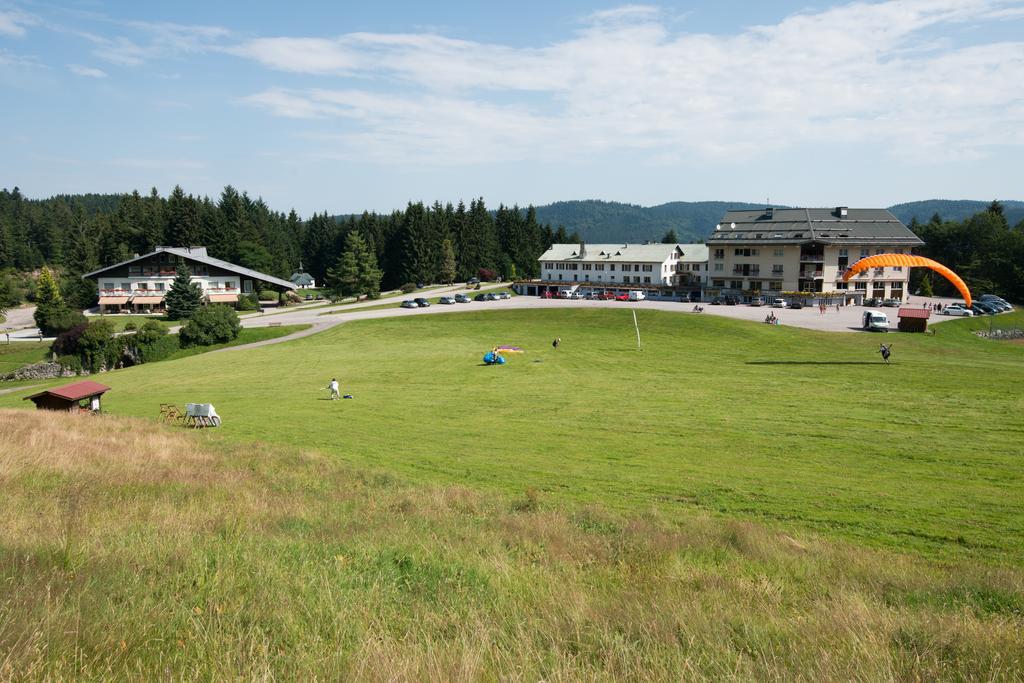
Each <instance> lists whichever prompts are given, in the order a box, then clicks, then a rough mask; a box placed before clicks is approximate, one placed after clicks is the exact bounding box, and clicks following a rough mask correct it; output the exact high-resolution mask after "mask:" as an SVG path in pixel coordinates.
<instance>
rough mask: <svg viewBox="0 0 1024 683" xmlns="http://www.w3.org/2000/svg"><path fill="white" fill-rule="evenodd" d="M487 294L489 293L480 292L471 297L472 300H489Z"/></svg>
mask: <svg viewBox="0 0 1024 683" xmlns="http://www.w3.org/2000/svg"><path fill="white" fill-rule="evenodd" d="M488 296H490V295H489V294H484V293H482V292H481V293H480V294H477V295H476V296H474V297H473V301H490V299H488V298H487V297H488Z"/></svg>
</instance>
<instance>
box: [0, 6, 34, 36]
mask: <svg viewBox="0 0 1024 683" xmlns="http://www.w3.org/2000/svg"><path fill="white" fill-rule="evenodd" d="M38 23H39V19H38V17H36V16H35V15H32V14H26V13H25V12H22V11H20V10H0V36H12V37H14V38H20V37H22V36H24V35H25V33H26V27H28V26H35V25H37V24H38Z"/></svg>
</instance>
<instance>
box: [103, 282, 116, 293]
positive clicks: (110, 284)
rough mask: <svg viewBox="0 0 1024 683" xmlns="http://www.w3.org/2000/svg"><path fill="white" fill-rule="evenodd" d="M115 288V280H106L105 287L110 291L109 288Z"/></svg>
mask: <svg viewBox="0 0 1024 683" xmlns="http://www.w3.org/2000/svg"><path fill="white" fill-rule="evenodd" d="M113 288H114V283H113V282H104V283H103V289H105V290H107V291H109V290H111V289H113Z"/></svg>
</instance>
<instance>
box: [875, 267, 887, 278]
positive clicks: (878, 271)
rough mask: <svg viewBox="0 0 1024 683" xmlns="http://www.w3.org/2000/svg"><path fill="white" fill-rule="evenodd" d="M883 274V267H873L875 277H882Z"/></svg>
mask: <svg viewBox="0 0 1024 683" xmlns="http://www.w3.org/2000/svg"><path fill="white" fill-rule="evenodd" d="M883 275H885V268H875V277H882V276H883Z"/></svg>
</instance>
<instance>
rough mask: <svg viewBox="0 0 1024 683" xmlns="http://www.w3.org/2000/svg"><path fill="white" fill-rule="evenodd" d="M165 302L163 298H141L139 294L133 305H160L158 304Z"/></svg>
mask: <svg viewBox="0 0 1024 683" xmlns="http://www.w3.org/2000/svg"><path fill="white" fill-rule="evenodd" d="M163 300H164V298H163V297H162V296H139V295H138V294H136V295H135V298H134V299H132V303H133V304H158V303H160V302H161V301H163Z"/></svg>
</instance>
